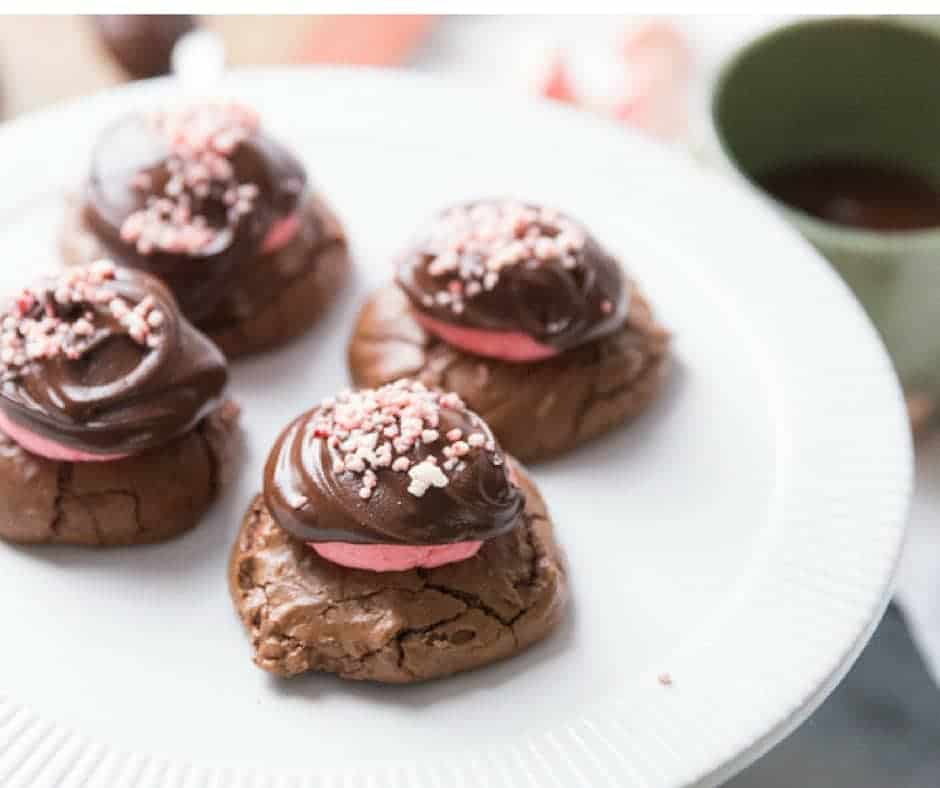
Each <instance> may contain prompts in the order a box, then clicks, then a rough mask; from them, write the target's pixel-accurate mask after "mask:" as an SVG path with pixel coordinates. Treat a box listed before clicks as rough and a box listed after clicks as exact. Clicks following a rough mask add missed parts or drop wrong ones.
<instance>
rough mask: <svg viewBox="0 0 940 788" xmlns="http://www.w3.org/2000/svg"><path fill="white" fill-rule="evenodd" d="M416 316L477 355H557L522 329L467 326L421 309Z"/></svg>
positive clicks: (510, 357)
mask: <svg viewBox="0 0 940 788" xmlns="http://www.w3.org/2000/svg"><path fill="white" fill-rule="evenodd" d="M414 316H415V319H416V320H417V321H418V322H419V323H420V324H421V325H422V326H423V327H424V328H425V329H426V330H428V331H430V332H431V333H432V334H435V335H436V336H438V337H440V338H441V339H443V340H444V341H445V342H446V343H447V344H448V345H453V346H454V347H458V348H460V349H461V350H467V351H469V352H470V353H475V354H476V355H478V356H488V357H490V358H498V359H502V360H503V361H541V360H542V359H545V358H550V357H551V356H555V355H558V351H557V350H556V349H555V348H553V347H549V346H548V345H543V344H542V343H541V342H536V341H535V340H534V339H532V337H530V336H529V335H528V334H523V333H522V332H519V331H486V330H483V329H479V328H465V327H463V326H455V325H453V324H451V323H445V322H444V321H442V320H435V319H434V318H433V317H428V316H427V315H423V314H421V313H420V312H418V311H415V313H414Z"/></svg>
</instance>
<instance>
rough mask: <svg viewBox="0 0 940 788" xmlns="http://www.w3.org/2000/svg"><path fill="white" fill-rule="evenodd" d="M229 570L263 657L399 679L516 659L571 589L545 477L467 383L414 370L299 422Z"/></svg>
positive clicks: (276, 668) (283, 669)
mask: <svg viewBox="0 0 940 788" xmlns="http://www.w3.org/2000/svg"><path fill="white" fill-rule="evenodd" d="M229 580H230V588H231V592H232V597H233V600H234V602H235V606H236V609H237V610H238V613H239V615H240V616H241V617H242V619H243V621H244V622H245V625H246V627H247V628H248V630H249V633H250V634H251V639H252V644H253V648H254V651H255V662H256V663H257V664H258V665H259V666H260V667H262V668H264V669H266V670H269V671H272V672H274V673H278V674H280V675H285V676H289V675H295V674H297V673H301V672H303V671H306V670H324V671H328V672H334V673H338V674H340V675H341V676H343V677H346V678H360V679H373V680H377V681H390V682H408V681H417V680H421V679H428V678H434V677H437V676H443V675H448V674H450V673H454V672H456V671H459V670H465V669H468V668H472V667H477V666H479V665H482V664H486V663H487V662H491V661H493V660H494V659H499V658H502V657H506V656H510V655H511V654H514V653H516V652H517V651H518V650H520V649H521V648H523V647H525V646H526V645H528V644H530V643H532V642H534V641H535V640H538V639H540V638H542V637H544V636H545V635H546V634H547V633H548V632H549V631H550V630H551V629H552V628H553V627H554V626H555V624H556V623H557V622H558V620H559V618H560V616H561V612H562V609H563V606H564V599H565V594H566V583H565V576H564V570H563V568H562V565H561V560H560V556H559V551H558V548H557V546H556V545H555V543H554V541H553V538H552V532H551V524H550V522H549V520H548V515H547V513H546V510H545V506H544V503H543V502H542V500H541V498H540V496H539V494H538V492H537V491H536V489H535V487H534V485H533V484H532V482H531V481H530V480H528V479H527V478H525V477H524V476H523V475H522V473H521V471H520V470H519V468H518V466H516V464H515V462H514V460H512V459H511V458H510V457H508V456H507V455H505V454H504V453H503V451H502V449H501V448H500V447H499V445H498V443H497V442H496V440H495V439H494V438H493V436H492V434H491V433H490V431H489V428H488V427H487V426H486V424H485V422H483V421H482V419H480V417H479V416H477V415H476V414H475V413H473V412H472V411H469V410H468V409H467V408H466V406H465V405H464V403H463V402H462V401H461V399H460V398H459V397H458V396H457V395H455V394H453V393H443V392H440V391H433V390H428V389H427V388H426V387H425V386H423V385H422V384H420V383H418V382H415V381H408V380H402V381H396V382H395V383H394V384H390V385H387V386H383V387H381V388H379V389H375V390H362V391H357V392H345V393H343V394H341V395H339V396H338V397H336V398H335V399H332V400H327V401H326V402H324V403H322V404H321V405H320V406H318V407H317V408H314V409H313V410H311V411H309V412H307V413H305V414H303V415H301V416H300V417H299V418H297V419H295V420H294V421H293V422H292V423H291V424H290V425H288V427H287V428H286V429H285V430H284V432H283V433H282V434H281V436H280V437H279V439H278V440H277V442H276V443H275V445H274V447H273V448H272V450H271V453H270V455H269V458H268V462H267V465H266V469H265V475H264V489H263V491H262V494H261V495H259V496H258V498H257V499H256V500H255V502H254V503H253V504H252V506H251V507H250V508H249V510H248V513H247V514H246V516H245V520H244V522H243V524H242V530H241V533H240V535H239V539H238V541H237V543H236V545H235V547H234V548H233V552H232V561H231V570H230V577H229Z"/></svg>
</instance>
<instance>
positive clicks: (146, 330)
mask: <svg viewBox="0 0 940 788" xmlns="http://www.w3.org/2000/svg"><path fill="white" fill-rule="evenodd" d="M116 275H117V274H116V269H115V266H114V263H112V262H111V261H110V260H99V261H97V262H94V263H91V264H90V265H87V266H76V267H74V268H70V269H68V270H67V271H65V272H64V273H62V274H59V275H58V276H56V277H54V278H49V279H48V280H46V281H44V282H43V283H42V285H41V286H38V287H32V288H27V289H25V290H23V291H22V292H21V293H20V294H19V295H18V296H17V297H16V298H15V299H14V302H13V304H12V306H11V307H10V308H9V309H8V310H7V311H6V312H5V313H4V314H3V315H2V316H0V380H3V381H9V380H15V379H16V378H18V377H20V375H21V374H22V372H23V368H24V367H26V366H27V365H29V364H30V363H31V362H35V361H45V360H51V359H54V358H57V357H60V356H64V357H65V358H67V359H69V360H77V359H80V358H81V357H82V356H83V355H84V354H85V353H86V352H88V350H89V349H91V348H92V347H94V346H95V345H97V343H98V342H99V341H100V340H101V338H102V337H104V336H107V335H108V334H109V333H111V332H113V330H114V325H113V324H114V323H116V324H117V325H119V326H121V327H122V328H123V329H124V330H125V331H126V332H127V334H128V336H130V337H131V339H133V340H134V342H136V343H137V344H139V345H142V346H144V347H149V348H153V347H156V346H157V345H158V344H159V343H160V342H161V341H162V334H161V333H160V332H159V327H160V326H161V325H162V324H163V322H164V320H165V315H164V314H163V312H162V310H160V309H158V308H157V306H156V302H155V301H154V299H153V298H152V297H151V296H147V297H146V298H144V299H142V300H141V301H140V303H138V304H136V305H133V304H129V303H128V302H127V301H126V300H125V299H124V298H122V297H121V296H119V295H118V294H117V293H116V292H115V290H114V289H112V286H110V285H109V283H110V282H112V281H113V280H114V279H115V278H116ZM108 323H111V325H108ZM155 324H156V325H155Z"/></svg>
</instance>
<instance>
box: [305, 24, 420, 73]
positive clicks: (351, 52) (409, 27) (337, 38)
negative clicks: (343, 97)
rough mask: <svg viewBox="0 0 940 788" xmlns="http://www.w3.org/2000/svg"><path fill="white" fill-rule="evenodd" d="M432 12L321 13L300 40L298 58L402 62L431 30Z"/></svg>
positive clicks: (307, 60) (371, 63)
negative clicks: (389, 13)
mask: <svg viewBox="0 0 940 788" xmlns="http://www.w3.org/2000/svg"><path fill="white" fill-rule="evenodd" d="M433 24H434V17H433V16H426V15H412V16H408V15H374V16H324V17H321V18H319V19H318V20H317V23H316V24H315V25H313V26H311V28H310V30H309V31H308V32H306V33H305V34H304V36H303V39H302V40H301V43H300V47H299V50H298V52H297V58H296V59H297V60H299V61H301V62H304V63H337V64H356V65H365V66H393V65H397V64H399V63H402V62H404V61H405V60H406V59H407V58H408V56H409V55H410V54H411V53H412V52H413V51H414V50H415V49H416V48H417V47H418V45H419V44H420V43H421V42H422V41H423V40H424V38H425V37H426V36H427V34H428V33H429V32H430V30H431V27H432V26H433Z"/></svg>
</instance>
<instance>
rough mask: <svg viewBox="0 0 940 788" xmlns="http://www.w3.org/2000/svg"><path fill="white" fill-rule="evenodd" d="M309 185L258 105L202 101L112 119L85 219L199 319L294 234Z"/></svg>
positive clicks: (97, 158) (123, 258)
mask: <svg viewBox="0 0 940 788" xmlns="http://www.w3.org/2000/svg"><path fill="white" fill-rule="evenodd" d="M305 192H306V175H305V172H304V169H303V166H302V165H301V164H300V162H299V161H298V160H297V159H296V158H295V157H294V156H292V155H291V154H290V153H289V152H288V151H287V150H286V149H285V148H284V147H283V146H282V145H281V144H279V143H278V142H276V141H275V140H273V139H271V138H270V137H269V136H267V135H266V134H264V133H263V131H262V130H261V127H260V122H259V118H258V115H257V114H256V113H255V112H254V111H253V110H251V109H249V108H247V107H244V106H241V105H238V104H223V103H209V104H200V105H194V106H187V107H183V108H181V109H178V110H174V111H164V112H151V113H134V114H131V115H128V116H126V117H123V118H121V119H120V120H119V121H117V122H116V123H115V124H113V125H112V126H111V127H110V128H108V129H107V130H106V131H105V132H104V134H103V135H102V136H101V138H100V140H99V141H98V144H97V146H96V148H95V151H94V154H93V157H92V164H91V172H90V174H89V178H88V182H87V185H86V188H85V195H84V201H83V207H82V222H83V223H84V225H85V226H86V227H87V228H88V229H89V230H90V231H91V232H92V233H94V235H95V236H96V237H97V238H98V239H99V241H101V243H102V244H103V245H104V247H105V248H106V249H107V251H108V254H109V255H110V256H112V257H114V258H115V259H116V260H117V261H119V262H120V263H122V264H124V265H128V266H131V267H133V268H136V269H139V270H143V271H147V272H148V273H152V274H154V275H156V276H159V277H160V278H161V279H163V281H165V282H166V283H167V284H168V285H169V286H170V289H171V290H172V291H173V293H174V295H175V296H176V298H177V300H178V301H179V303H180V306H181V308H182V310H183V313H184V314H185V315H186V316H187V317H188V318H189V319H191V320H193V321H195V322H197V323H202V322H203V321H204V320H205V319H206V318H207V317H210V316H212V314H213V312H214V311H215V310H216V309H217V307H219V305H220V304H221V303H222V302H223V301H224V300H225V298H226V296H227V295H228V294H229V293H230V291H231V290H232V289H233V288H236V287H238V286H239V281H240V273H241V271H242V269H243V268H244V267H246V266H253V265H255V264H257V263H258V262H259V256H262V255H266V254H271V253H274V252H275V251H277V249H278V248H280V247H281V246H283V245H284V244H286V243H287V242H288V241H289V239H290V237H291V236H292V234H294V233H295V232H296V230H297V228H298V226H299V223H300V222H301V221H302V219H301V216H300V214H301V213H302V211H301V202H302V200H303V199H304V196H305ZM261 262H263V260H262V261H261ZM275 278H276V277H274V276H272V277H271V279H272V280H273V279H275ZM256 279H257V277H256ZM274 284H276V283H273V282H272V286H273V285H274ZM259 297H261V296H259Z"/></svg>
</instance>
